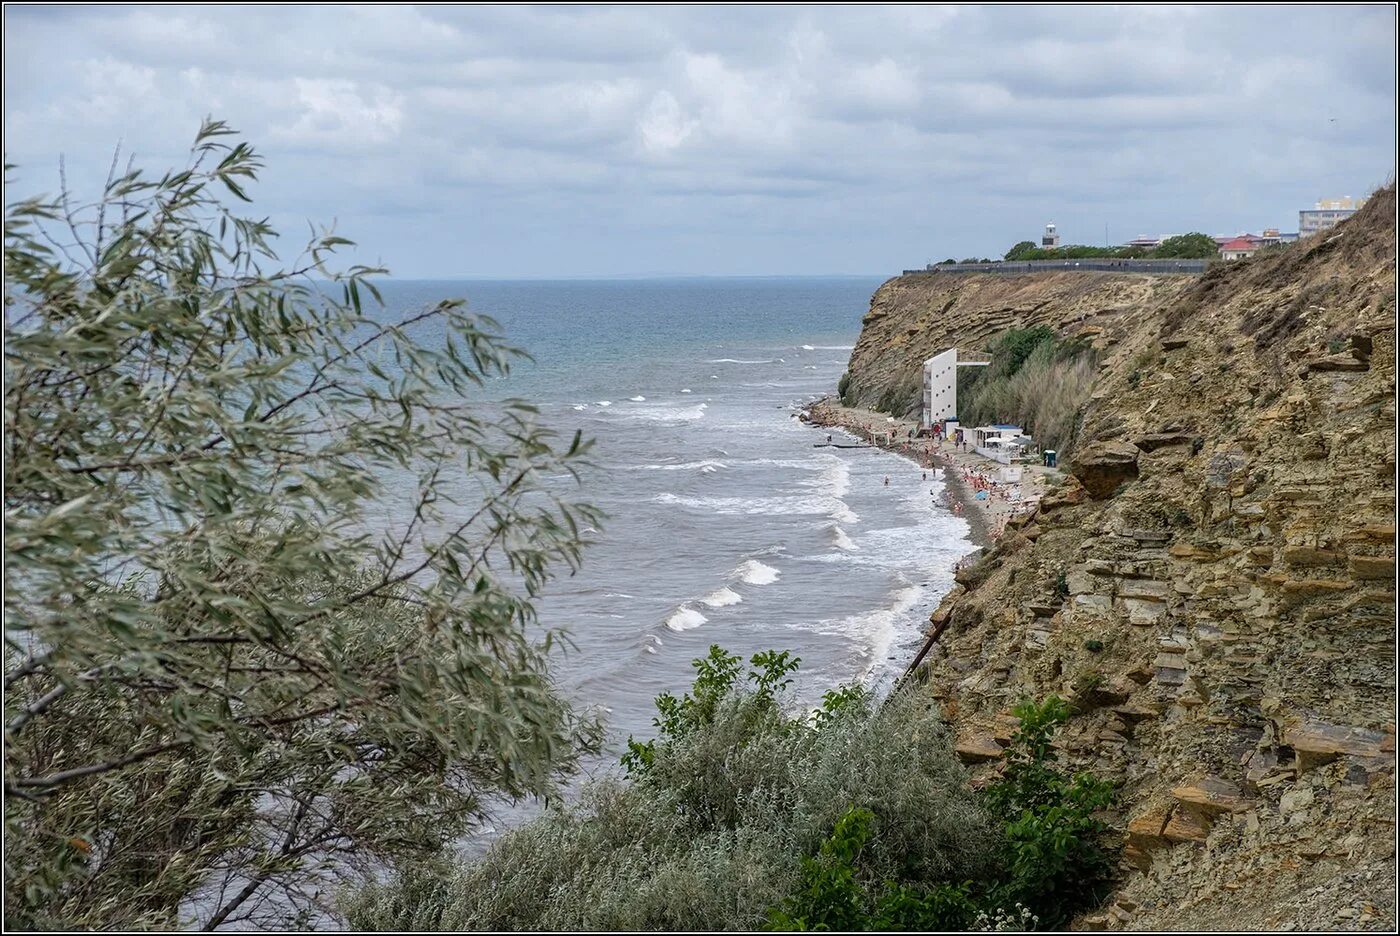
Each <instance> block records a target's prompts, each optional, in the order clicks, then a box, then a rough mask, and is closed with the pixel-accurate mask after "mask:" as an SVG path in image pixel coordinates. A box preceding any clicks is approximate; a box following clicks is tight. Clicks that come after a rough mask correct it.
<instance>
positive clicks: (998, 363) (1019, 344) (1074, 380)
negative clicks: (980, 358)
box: [958, 325, 1097, 456]
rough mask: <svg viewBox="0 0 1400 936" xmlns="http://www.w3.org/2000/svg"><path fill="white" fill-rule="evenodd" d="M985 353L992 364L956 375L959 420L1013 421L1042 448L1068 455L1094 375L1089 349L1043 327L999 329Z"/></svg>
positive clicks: (1091, 353) (975, 421)
mask: <svg viewBox="0 0 1400 936" xmlns="http://www.w3.org/2000/svg"><path fill="white" fill-rule="evenodd" d="M987 353H988V354H989V355H991V358H992V361H991V364H989V365H988V366H987V367H985V368H976V369H974V370H973V371H972V373H971V374H968V375H966V376H963V375H959V387H958V396H959V404H958V408H959V409H960V410H961V411H962V413H961V416H962V418H963V419H964V421H965V422H966V423H968V424H971V425H977V424H978V423H986V422H1008V421H1009V422H1014V423H1016V424H1018V425H1020V426H1022V427H1023V428H1024V429H1025V430H1026V431H1027V432H1028V433H1029V434H1031V435H1032V436H1034V438H1035V439H1036V441H1037V443H1039V444H1040V446H1041V447H1043V448H1051V449H1055V450H1056V451H1058V452H1059V453H1060V454H1061V456H1064V455H1065V454H1066V453H1068V452H1069V451H1070V450H1071V449H1072V448H1073V444H1074V439H1075V435H1076V433H1077V431H1078V423H1079V415H1080V413H1081V412H1082V410H1083V408H1084V406H1085V404H1086V403H1087V402H1088V399H1089V393H1090V391H1091V390H1092V388H1093V382H1094V377H1095V374H1096V373H1097V359H1096V354H1095V352H1094V350H1093V349H1092V348H1091V347H1089V346H1088V345H1086V344H1085V343H1084V342H1082V341H1077V340H1070V341H1064V342H1062V341H1059V340H1058V339H1057V338H1056V336H1055V333H1054V331H1053V330H1052V329H1050V328H1048V327H1046V326H1043V325H1042V326H1036V327H1034V328H1026V329H1013V330H1011V331H1007V332H1003V333H1002V334H1001V335H1000V336H998V337H997V338H996V339H995V341H993V342H992V344H991V345H990V346H989V347H988V349H987Z"/></svg>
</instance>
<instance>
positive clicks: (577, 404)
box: [574, 403, 588, 410]
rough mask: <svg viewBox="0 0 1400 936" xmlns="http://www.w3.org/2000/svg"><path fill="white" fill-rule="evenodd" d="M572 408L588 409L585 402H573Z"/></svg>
mask: <svg viewBox="0 0 1400 936" xmlns="http://www.w3.org/2000/svg"><path fill="white" fill-rule="evenodd" d="M574 409H576V410H585V409H588V406H587V404H585V403H575V404H574Z"/></svg>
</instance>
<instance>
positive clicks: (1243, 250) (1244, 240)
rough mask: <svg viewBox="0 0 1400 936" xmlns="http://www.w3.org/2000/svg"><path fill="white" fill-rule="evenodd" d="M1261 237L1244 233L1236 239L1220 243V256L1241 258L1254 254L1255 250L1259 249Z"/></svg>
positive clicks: (1224, 258)
mask: <svg viewBox="0 0 1400 936" xmlns="http://www.w3.org/2000/svg"><path fill="white" fill-rule="evenodd" d="M1259 241H1260V238H1258V237H1254V236H1252V235H1248V234H1242V235H1240V236H1239V237H1236V238H1235V239H1234V240H1229V241H1226V242H1225V243H1223V244H1221V245H1220V257H1221V259H1223V260H1240V259H1243V258H1244V257H1252V256H1254V252H1255V251H1256V250H1258V249H1259Z"/></svg>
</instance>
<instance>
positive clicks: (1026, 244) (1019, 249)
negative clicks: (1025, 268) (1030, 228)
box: [1006, 240, 1038, 260]
mask: <svg viewBox="0 0 1400 936" xmlns="http://www.w3.org/2000/svg"><path fill="white" fill-rule="evenodd" d="M1037 249H1038V248H1037V247H1036V246H1035V244H1034V243H1033V242H1032V241H1028V240H1026V241H1021V242H1020V243H1018V244H1017V245H1016V246H1015V247H1012V248H1011V249H1010V250H1008V251H1007V252H1006V259H1007V260H1024V259H1026V258H1027V257H1029V256H1031V255H1032V254H1034V253H1035V252H1036V250H1037Z"/></svg>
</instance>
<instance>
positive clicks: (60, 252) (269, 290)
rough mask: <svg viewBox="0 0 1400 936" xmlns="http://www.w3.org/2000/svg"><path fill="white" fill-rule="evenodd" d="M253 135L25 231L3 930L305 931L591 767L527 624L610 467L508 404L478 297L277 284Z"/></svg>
mask: <svg viewBox="0 0 1400 936" xmlns="http://www.w3.org/2000/svg"><path fill="white" fill-rule="evenodd" d="M232 135H233V131H232V130H230V129H229V128H228V127H227V126H225V125H224V124H223V123H221V122H218V121H213V120H210V121H206V122H205V123H204V125H203V126H202V127H201V128H200V131H199V134H198V136H197V137H196V139H195V141H194V146H193V149H192V151H191V153H190V158H189V161H188V162H187V163H186V164H185V165H184V166H183V167H182V168H179V169H177V170H174V171H169V172H164V173H161V174H159V175H146V174H145V173H143V172H142V171H141V170H139V169H134V168H131V169H129V170H128V171H127V172H126V173H123V174H119V173H117V172H116V171H114V172H113V173H112V175H111V176H110V177H109V178H108V180H107V183H106V186H105V188H104V189H103V191H102V192H101V194H100V195H98V196H97V198H96V200H95V201H93V202H91V203H85V202H84V200H83V199H81V198H79V197H77V196H76V195H73V194H72V193H70V192H68V191H66V190H65V191H62V192H60V194H59V195H58V196H57V197H56V198H53V199H41V198H33V199H23V200H21V199H20V198H16V200H14V201H13V202H11V204H10V205H9V206H8V208H7V209H6V217H5V247H4V256H5V311H6V330H5V429H6V439H7V442H8V444H7V445H6V447H5V455H4V477H5V487H4V496H5V534H4V535H5V546H4V550H5V574H6V579H5V582H6V587H5V596H4V597H5V632H6V633H5V687H6V691H5V721H6V731H5V896H4V903H5V923H6V926H7V928H14V929H25V930H31V929H79V930H115V929H136V930H141V929H178V928H191V929H198V928H208V929H215V928H218V927H220V926H225V925H227V926H235V925H236V926H238V927H240V928H244V929H257V928H268V929H285V928H289V927H291V928H296V926H295V924H296V923H297V922H299V921H300V920H304V919H306V916H305V914H307V913H316V912H319V908H318V907H317V902H316V901H315V898H314V894H315V891H316V889H317V888H318V887H319V886H321V882H323V881H324V880H325V879H326V876H327V875H328V874H332V873H335V872H336V871H342V870H344V868H345V865H346V864H349V863H354V864H355V865H357V866H364V865H366V864H374V863H379V862H392V861H394V860H396V859H402V858H406V857H408V856H420V855H422V854H424V853H431V852H433V851H435V850H438V849H444V848H450V846H451V843H452V842H453V841H454V840H456V839H457V838H459V837H460V836H461V835H463V834H465V833H467V832H468V831H469V830H471V829H472V828H474V827H475V826H476V825H477V820H478V819H479V810H480V802H481V800H482V799H483V798H485V797H489V796H493V795H499V794H505V795H509V796H517V797H519V796H527V795H532V794H533V795H548V794H549V793H550V792H551V791H552V790H554V789H555V788H556V782H555V781H556V772H557V771H559V770H563V769H567V768H570V767H572V766H573V764H574V762H575V760H576V757H577V755H578V753H579V750H580V749H581V748H584V747H587V746H590V745H591V744H592V742H593V739H594V731H593V725H592V724H591V723H590V721H589V720H588V719H579V718H578V717H576V716H575V715H574V714H573V713H571V712H570V711H569V708H568V706H567V705H566V704H565V703H564V700H563V699H562V698H560V697H559V695H558V694H557V693H556V692H555V691H554V688H553V686H552V684H551V681H550V679H549V674H548V670H547V666H546V662H547V652H548V649H549V646H550V643H551V641H552V640H553V639H554V637H555V635H554V634H553V633H551V634H549V636H548V637H546V636H545V635H544V634H543V633H541V631H540V630H539V629H538V628H536V627H535V626H534V625H535V624H536V623H537V621H536V617H535V599H536V598H537V596H538V595H539V593H540V589H541V588H543V587H544V585H545V584H546V583H547V582H548V581H549V580H550V579H551V578H552V577H553V576H555V575H557V574H558V573H559V572H561V571H566V570H570V569H576V568H577V566H578V563H579V561H580V558H581V556H582V550H583V548H584V546H585V545H586V542H587V540H588V536H587V535H586V534H585V533H584V532H582V531H584V530H588V529H590V528H592V527H594V526H596V525H597V523H598V522H599V517H600V515H599V513H598V512H597V511H596V510H594V509H593V508H591V507H589V506H588V505H587V504H585V503H580V502H578V501H576V499H575V498H576V492H575V491H574V490H572V489H571V487H570V486H569V485H565V484H558V483H555V482H554V481H553V480H552V479H555V478H569V477H577V472H579V470H580V469H581V468H583V467H584V466H585V465H586V464H587V461H586V455H587V452H588V447H589V443H588V442H587V441H586V440H584V439H582V438H581V437H579V436H577V435H575V436H574V437H573V438H572V439H569V438H563V439H560V438H558V437H556V436H555V435H554V434H553V433H551V432H549V431H547V430H545V429H544V428H542V427H541V426H540V425H539V424H538V422H537V414H536V411H535V410H534V408H533V407H531V406H529V405H528V404H525V403H523V402H520V403H508V404H498V405H492V404H488V403H486V402H485V401H484V400H483V398H482V395H481V391H480V388H481V387H482V386H483V385H484V384H487V383H489V382H491V381H494V380H495V379H497V378H499V377H504V376H506V375H507V374H509V373H510V370H511V367H512V365H513V364H514V363H515V362H516V361H518V360H520V359H521V356H522V353H521V352H520V351H518V350H516V349H514V348H512V347H511V346H510V345H508V344H507V343H505V341H504V340H503V338H502V336H501V335H500V333H499V329H498V328H497V326H496V325H495V324H494V323H492V322H491V321H490V320H489V319H483V318H478V317H476V316H473V315H470V314H468V313H467V311H466V309H465V305H464V303H463V302H462V301H461V300H445V301H442V302H439V303H435V304H433V305H431V306H428V307H425V308H421V309H414V310H405V312H404V313H403V314H401V315H400V314H386V313H385V312H383V311H376V310H374V308H373V307H374V306H375V305H376V304H377V300H378V295H379V294H378V292H377V291H376V287H375V285H374V280H375V278H376V277H377V275H378V274H379V273H381V272H382V271H380V270H376V269H370V268H366V267H362V266H358V265H352V266H349V267H348V269H345V270H343V271H341V270H339V269H337V267H338V262H337V258H336V252H337V250H339V249H340V248H343V247H345V246H348V245H349V244H350V242H349V241H347V240H345V239H344V238H343V237H339V236H336V235H334V234H332V233H331V232H330V231H321V232H313V233H312V235H311V239H310V241H309V243H308V244H307V245H306V247H305V249H304V250H303V251H301V252H300V253H298V251H296V250H293V255H295V256H296V260H295V262H292V263H288V264H287V265H286V266H284V265H283V264H282V262H281V261H279V259H278V256H277V253H276V251H275V249H274V247H275V246H276V244H277V234H276V232H275V231H274V230H272V228H271V227H270V226H269V225H268V223H267V221H266V220H265V216H263V215H262V214H261V213H259V214H257V215H245V214H244V213H243V209H242V208H241V207H240V206H241V205H242V204H243V203H245V202H247V201H248V200H249V198H250V193H251V192H252V191H253V184H254V182H255V180H256V178H257V176H258V174H259V172H260V171H261V168H262V165H263V164H262V160H261V159H260V157H259V156H258V155H257V153H256V152H255V151H254V150H253V149H252V147H250V146H249V145H248V144H247V143H245V142H235V141H234V140H232V139H231V136H232ZM117 165H118V163H117V161H116V160H115V159H114V160H113V167H114V170H115V168H116V166H117ZM7 170H8V167H7ZM12 187H13V186H12ZM70 195H71V197H70ZM442 490H446V491H450V492H453V493H452V494H451V495H447V494H440V491H442ZM391 491H392V493H393V494H395V495H399V497H396V498H395V503H396V506H397V507H398V508H400V509H401V510H402V513H401V514H400V516H401V518H402V519H401V522H397V523H394V524H392V525H390V524H389V523H388V522H387V520H386V519H385V516H384V508H385V503H386V502H385V500H384V498H385V495H386V494H387V493H389V492H391ZM457 493H463V494H465V495H466V499H462V498H458V497H457V496H456V494H457ZM394 513H396V514H397V513H399V511H397V510H396V511H394Z"/></svg>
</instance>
